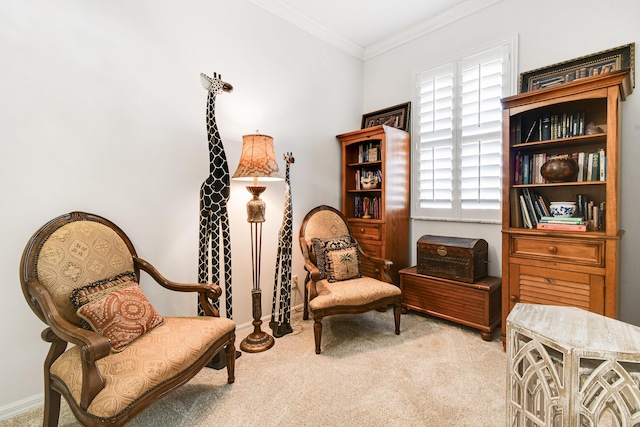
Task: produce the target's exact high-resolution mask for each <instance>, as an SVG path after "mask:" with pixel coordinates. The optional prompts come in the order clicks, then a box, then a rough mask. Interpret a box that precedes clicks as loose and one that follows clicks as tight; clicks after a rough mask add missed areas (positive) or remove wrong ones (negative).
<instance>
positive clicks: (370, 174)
mask: <svg viewBox="0 0 640 427" xmlns="http://www.w3.org/2000/svg"><path fill="white" fill-rule="evenodd" d="M354 175H355V179H356V181H355V184H356V185H355V187H354V188H355V189H356V190H366V188H364V187H363V185H362V178H377V181H378V182H379V183H380V182H382V171H381V170H380V169H378V170H368V169H356V171H355V173H354Z"/></svg>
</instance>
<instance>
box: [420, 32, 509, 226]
mask: <svg viewBox="0 0 640 427" xmlns="http://www.w3.org/2000/svg"><path fill="white" fill-rule="evenodd" d="M509 52H510V46H509V45H508V44H507V45H501V46H499V47H496V48H493V49H489V50H487V51H484V52H482V53H479V54H475V55H473V56H468V57H466V58H461V59H459V60H456V61H454V62H451V63H448V64H445V65H442V66H439V67H436V68H432V69H430V70H426V71H424V72H420V73H418V74H417V76H416V88H417V90H416V92H417V93H416V105H417V110H418V111H417V113H418V114H417V118H418V119H419V120H418V122H419V123H418V126H417V127H418V128H417V129H415V130H414V135H416V137H415V138H416V139H417V142H416V153H415V156H414V159H416V160H415V161H414V183H416V184H417V185H414V186H413V188H414V194H413V201H414V202H413V216H414V217H422V218H433V219H451V220H464V221H499V220H500V212H501V211H500V203H501V189H500V186H501V170H502V167H501V163H502V141H501V119H502V109H501V104H500V98H502V97H504V96H506V95H507V94H508V91H509V90H510V81H511V76H510V73H511V71H510V70H511V66H510V64H509V58H510V55H509ZM415 189H417V190H415Z"/></svg>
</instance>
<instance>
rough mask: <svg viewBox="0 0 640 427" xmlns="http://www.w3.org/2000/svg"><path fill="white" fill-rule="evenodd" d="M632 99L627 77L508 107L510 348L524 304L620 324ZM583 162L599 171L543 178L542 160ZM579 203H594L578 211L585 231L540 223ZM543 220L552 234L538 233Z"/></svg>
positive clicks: (584, 82)
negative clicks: (625, 139) (624, 160)
mask: <svg viewBox="0 0 640 427" xmlns="http://www.w3.org/2000/svg"><path fill="white" fill-rule="evenodd" d="M631 92H632V87H631V83H630V77H629V71H628V70H626V71H620V72H612V73H607V74H603V75H600V76H595V77H590V78H585V79H581V80H577V81H574V82H571V83H565V84H561V85H557V86H553V87H550V88H546V89H540V90H535V91H531V92H526V93H522V94H519V95H514V96H511V97H508V98H504V99H503V100H502V106H503V120H502V123H503V125H502V126H503V129H502V138H503V155H504V159H503V165H504V170H503V185H502V189H503V190H502V199H503V209H502V280H503V284H502V295H503V297H502V339H503V342H504V338H505V325H506V318H507V316H508V315H509V312H510V311H511V309H512V308H513V307H514V305H515V304H516V303H518V302H522V303H534V304H552V305H564V306H574V307H579V308H583V309H585V310H589V311H592V312H595V313H598V314H602V315H605V316H609V317H614V318H615V317H617V313H618V295H617V286H618V276H617V274H618V273H617V270H618V250H619V249H618V247H619V241H620V238H621V237H622V234H623V231H622V230H620V227H619V224H620V223H619V216H620V212H619V206H618V201H619V200H620V168H619V161H620V159H619V150H620V110H621V104H622V101H624V100H625V99H626V97H627V96H629V95H630V94H631ZM547 118H549V120H547ZM571 118H573V119H571ZM572 120H573V121H572ZM536 123H542V125H537V124H536ZM580 153H582V155H581V157H580V158H584V157H585V156H586V158H587V159H589V158H592V162H591V163H587V162H584V163H581V162H580V161H579V162H578V163H579V164H581V165H582V170H581V171H580V173H579V174H578V176H577V178H576V179H575V180H571V181H569V182H548V181H546V180H545V179H543V178H541V176H540V174H539V170H540V167H541V166H542V164H543V161H544V159H545V158H550V157H552V156H556V155H567V156H571V157H572V158H576V159H577V158H578V157H579V156H580ZM525 158H526V159H527V160H526V161H525ZM595 158H597V159H598V160H600V158H602V159H603V160H604V161H603V162H598V164H597V165H596V163H595V160H593V159H595ZM536 159H537V161H536ZM590 165H591V166H590ZM600 165H605V166H606V167H603V168H600ZM588 168H591V169H592V170H591V171H590V172H591V174H589V173H588V171H587V169H588ZM596 168H597V169H596ZM578 199H582V200H586V201H591V202H592V203H591V204H582V203H579V204H578V205H577V210H578V211H579V212H578V213H577V214H576V216H581V215H584V216H585V217H586V218H585V219H586V221H585V222H586V224H584V226H583V224H581V226H580V227H577V226H576V227H572V226H567V225H566V224H562V225H563V227H560V226H549V225H546V224H545V220H544V219H543V218H541V216H540V214H541V213H543V212H541V210H542V211H544V208H545V206H546V205H545V203H549V202H576V201H577V200H578ZM536 201H538V203H537V204H536ZM540 202H543V203H540ZM538 221H540V223H541V224H543V227H544V228H546V229H538V228H537V226H536V222H538ZM554 228H555V229H554ZM559 228H565V229H564V230H560V229H559Z"/></svg>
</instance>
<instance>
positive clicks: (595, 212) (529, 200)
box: [518, 188, 605, 231]
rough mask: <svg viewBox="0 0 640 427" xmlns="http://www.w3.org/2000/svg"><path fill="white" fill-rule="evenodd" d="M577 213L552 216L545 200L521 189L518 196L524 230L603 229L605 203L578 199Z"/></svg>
mask: <svg viewBox="0 0 640 427" xmlns="http://www.w3.org/2000/svg"><path fill="white" fill-rule="evenodd" d="M578 199H579V202H578V204H577V206H576V209H577V212H576V213H575V214H574V215H573V216H570V217H561V216H553V215H552V214H551V212H550V211H549V205H548V204H547V201H546V200H545V198H544V197H543V196H542V195H540V194H539V193H537V192H536V191H534V190H531V189H529V188H523V189H521V191H520V194H519V196H518V201H519V204H520V213H521V218H522V225H523V226H524V228H531V229H538V230H557V231H598V230H603V229H604V213H605V203H604V202H602V203H599V204H598V203H596V202H594V201H593V200H587V199H586V198H585V197H584V196H580V197H578Z"/></svg>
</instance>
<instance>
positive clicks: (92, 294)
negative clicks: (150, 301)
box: [70, 271, 138, 310]
mask: <svg viewBox="0 0 640 427" xmlns="http://www.w3.org/2000/svg"><path fill="white" fill-rule="evenodd" d="M137 281H138V278H137V277H136V274H135V273H134V272H133V271H127V272H125V273H122V274H118V275H117V276H115V277H112V278H109V279H105V280H100V281H98V282H93V283H91V284H89V285H87V286H83V287H81V288H76V289H74V290H73V291H72V292H71V298H70V299H71V303H72V304H73V306H74V307H75V309H76V310H77V309H79V308H80V307H81V306H83V305H85V304H86V303H89V302H91V301H95V300H97V299H100V298H102V297H103V296H105V295H106V294H108V293H111V292H113V291H117V290H118V289H122V288H126V287H127V286H129V285H131V284H133V283H136V282H137Z"/></svg>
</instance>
